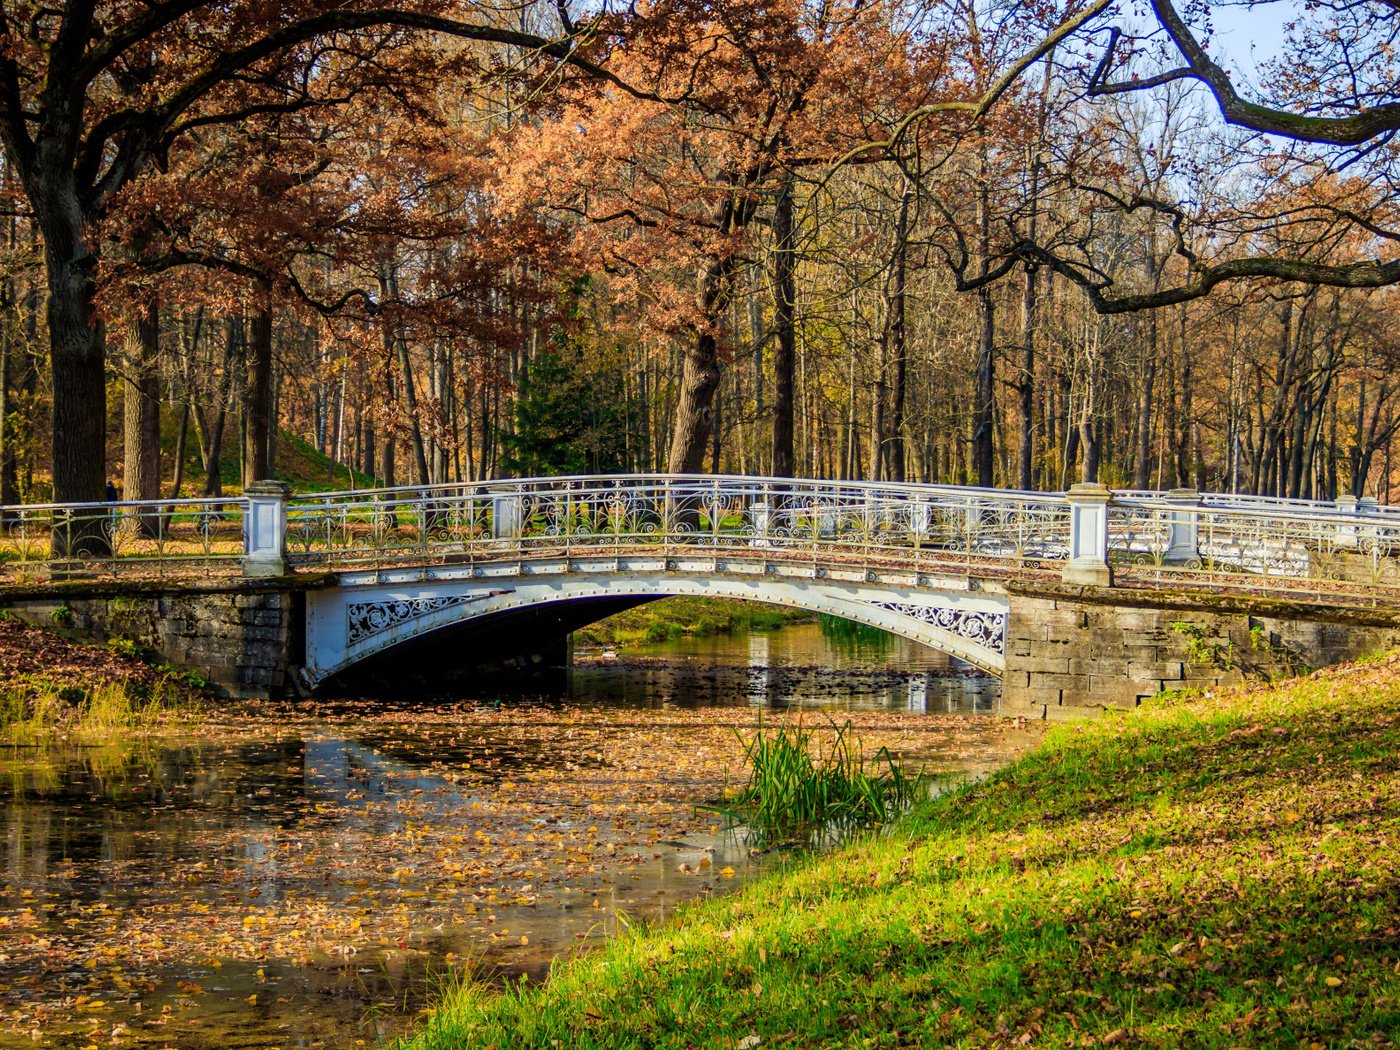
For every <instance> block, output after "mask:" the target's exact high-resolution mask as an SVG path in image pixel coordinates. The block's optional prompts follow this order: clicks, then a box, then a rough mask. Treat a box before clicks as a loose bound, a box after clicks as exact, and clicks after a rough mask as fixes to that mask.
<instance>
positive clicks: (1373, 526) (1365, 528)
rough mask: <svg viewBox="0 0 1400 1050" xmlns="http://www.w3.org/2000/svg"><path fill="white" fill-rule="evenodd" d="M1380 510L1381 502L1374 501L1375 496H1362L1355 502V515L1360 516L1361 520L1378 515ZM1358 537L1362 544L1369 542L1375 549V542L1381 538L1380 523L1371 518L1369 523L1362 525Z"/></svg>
mask: <svg viewBox="0 0 1400 1050" xmlns="http://www.w3.org/2000/svg"><path fill="white" fill-rule="evenodd" d="M1380 509H1381V501H1380V500H1378V499H1376V497H1375V496H1362V497H1361V498H1360V499H1359V500H1357V501H1356V513H1358V514H1360V515H1361V516H1362V517H1363V518H1366V517H1370V516H1372V515H1377V514H1379V513H1380ZM1359 535H1360V538H1361V540H1362V541H1363V542H1365V541H1369V542H1370V545H1371V546H1372V547H1373V548H1374V547H1376V545H1377V541H1378V540H1379V539H1380V536H1381V528H1380V522H1379V521H1377V520H1376V518H1374V517H1371V520H1370V521H1368V522H1365V523H1363V524H1362V526H1361V530H1360V533H1359Z"/></svg>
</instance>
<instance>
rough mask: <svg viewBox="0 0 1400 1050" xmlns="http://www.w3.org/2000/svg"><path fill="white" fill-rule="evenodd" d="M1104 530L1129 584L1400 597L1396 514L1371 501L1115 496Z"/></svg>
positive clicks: (1194, 495) (1112, 557)
mask: <svg viewBox="0 0 1400 1050" xmlns="http://www.w3.org/2000/svg"><path fill="white" fill-rule="evenodd" d="M1368 503H1369V505H1368ZM1108 533H1109V535H1108V549H1109V552H1110V561H1112V562H1114V563H1116V566H1117V567H1118V571H1119V575H1120V577H1121V578H1122V580H1123V582H1132V581H1137V582H1141V581H1150V582H1157V583H1160V584H1162V585H1168V586H1186V587H1200V586H1211V587H1223V588H1245V589H1252V590H1261V589H1263V590H1280V589H1283V590H1286V589H1293V590H1298V589H1301V590H1307V591H1312V592H1315V593H1317V594H1318V595H1319V596H1325V595H1327V594H1329V593H1330V594H1345V593H1349V592H1350V593H1355V592H1356V591H1357V590H1358V589H1363V590H1369V591H1372V592H1375V591H1389V592H1392V595H1391V596H1392V597H1400V571H1398V570H1400V564H1398V563H1397V555H1400V515H1397V514H1395V513H1393V512H1391V510H1390V508H1384V509H1382V508H1379V507H1377V506H1375V504H1374V502H1373V501H1368V502H1360V501H1357V500H1355V499H1354V498H1349V497H1348V498H1343V499H1341V500H1338V501H1337V503H1336V504H1322V503H1305V502H1303V501H1296V500H1269V501H1253V500H1245V499H1221V498H1220V497H1217V496H1214V495H1210V494H1204V495H1198V494H1197V493H1195V492H1194V491H1191V490H1176V491H1175V492H1171V493H1165V494H1163V493H1152V494H1141V493H1118V492H1115V493H1114V494H1113V499H1112V501H1111V504H1110V510H1109V515H1108ZM1373 596H1374V594H1373Z"/></svg>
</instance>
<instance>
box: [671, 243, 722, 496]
mask: <svg viewBox="0 0 1400 1050" xmlns="http://www.w3.org/2000/svg"><path fill="white" fill-rule="evenodd" d="M731 269H732V263H731V262H730V261H729V260H728V259H725V258H711V259H710V260H709V262H708V263H706V265H705V266H704V267H703V268H702V269H701V271H700V274H699V277H698V278H697V281H696V299H697V302H698V305H699V306H700V310H701V316H702V317H704V318H705V319H706V320H707V321H708V322H710V323H711V324H713V323H715V322H716V321H717V320H718V319H719V318H720V317H722V316H723V312H724V311H723V305H724V303H723V300H724V295H725V292H724V289H725V286H726V285H727V283H728V281H729V277H730V270H731ZM718 389H719V341H718V340H717V339H716V338H715V334H714V332H713V331H712V330H711V329H710V328H705V329H702V330H700V331H697V332H696V333H695V339H694V341H693V342H692V343H691V344H690V345H688V346H686V347H685V348H684V349H683V351H682V355H681V383H680V391H679V394H678V396H677V401H676V426H675V430H674V431H673V432H672V434H671V454H670V457H669V459H668V460H667V465H666V469H667V471H668V472H669V473H672V474H699V473H700V472H701V471H702V470H703V469H704V467H705V446H706V444H707V443H708V441H709V438H710V429H711V427H713V426H714V415H715V410H714V399H715V391H716V390H718Z"/></svg>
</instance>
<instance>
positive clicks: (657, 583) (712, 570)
mask: <svg viewBox="0 0 1400 1050" xmlns="http://www.w3.org/2000/svg"><path fill="white" fill-rule="evenodd" d="M534 568H535V571H530V570H528V569H525V568H524V567H522V566H519V565H517V566H513V567H510V568H508V569H506V568H503V569H502V571H500V572H497V573H493V574H491V575H482V574H479V573H467V572H464V573H462V574H461V575H458V576H453V575H452V571H451V570H439V571H438V572H437V573H436V574H435V576H434V577H433V578H431V579H425V578H424V574H423V573H421V572H415V573H411V574H410V573H404V574H402V576H401V578H395V576H394V574H393V573H374V574H369V573H366V574H358V575H349V574H347V575H346V576H343V577H341V579H340V585H339V586H336V587H330V588H326V589H324V590H321V591H317V592H312V593H311V594H309V595H308V596H307V637H306V663H305V668H304V671H303V674H302V678H303V682H304V684H306V685H307V686H310V687H312V688H317V689H326V690H333V691H337V692H339V691H348V692H360V691H362V690H364V691H371V690H373V691H379V692H382V690H383V686H384V684H385V683H386V681H387V683H389V684H395V685H399V686H402V687H404V688H409V687H411V686H412V682H413V677H412V676H416V675H418V674H419V673H420V672H421V674H422V675H423V676H425V677H426V675H428V674H429V673H431V674H432V675H433V676H434V677H437V676H439V675H441V674H443V673H444V672H449V671H450V670H451V669H452V668H453V667H460V668H462V669H463V671H464V672H466V673H467V674H476V673H479V671H480V670H481V669H482V668H486V669H490V668H492V667H493V666H494V667H495V668H496V669H499V670H515V671H520V670H528V669H530V668H544V667H547V666H549V665H550V664H555V665H561V664H562V663H563V662H564V660H565V650H564V648H563V646H564V644H565V640H566V639H567V636H568V635H569V634H570V633H571V632H572V631H575V630H577V629H578V628H579V627H582V626H584V625H586V624H588V623H592V622H595V621H597V620H600V619H603V618H605V617H607V616H610V615H612V614H613V613H615V612H619V611H622V610H624V609H628V608H632V607H634V606H636V605H640V604H643V603H645V602H648V601H653V600H655V599H657V598H662V597H668V596H672V595H691V596H695V597H712V598H737V599H742V600H748V601H758V602H765V603H768V604H775V605H785V606H789V607H793V608H800V609H804V610H807V611H810V612H814V613H826V614H828V615H832V616H838V617H841V618H844V619H849V620H853V621H855V622H857V623H864V624H867V625H869V626H872V627H878V628H880V629H882V630H886V631H889V632H890V633H892V634H897V635H902V636H903V637H906V638H909V639H911V640H913V641H916V642H920V643H922V644H924V645H928V646H931V647H932V648H935V649H939V650H941V651H943V652H945V653H947V654H948V655H950V656H954V657H957V658H958V659H961V660H964V661H967V662H968V663H971V664H973V665H974V666H977V667H980V668H982V669H983V670H986V671H989V672H992V673H994V674H1000V673H1002V671H1003V670H1004V669H1005V659H1004V656H1003V650H1004V644H1005V641H1004V632H1005V625H1006V618H1007V610H1008V603H1007V599H1006V598H1005V597H1003V596H1001V595H992V594H980V593H971V592H969V591H968V590H967V589H966V588H965V587H964V588H963V589H962V590H954V589H952V588H949V589H947V590H941V589H933V588H931V587H929V586H927V585H925V586H914V587H911V586H907V585H904V586H901V585H900V584H899V583H898V582H896V581H891V580H884V579H878V578H867V577H869V576H872V575H873V574H866V573H862V574H861V578H860V579H856V580H841V579H831V578H829V577H819V576H816V575H814V574H812V573H810V572H808V573H807V574H806V576H805V577H799V576H795V575H793V576H787V577H779V578H775V577H774V576H773V575H771V570H769V571H763V569H762V567H760V571H759V572H757V573H752V572H742V571H739V572H733V571H716V567H715V566H714V565H713V564H711V565H709V566H707V567H706V568H708V570H709V571H707V572H704V573H699V572H678V571H675V569H667V568H665V567H657V568H653V569H651V570H649V571H648V570H646V569H645V568H644V567H641V566H634V567H632V568H630V569H624V570H623V571H619V569H618V567H617V566H615V565H612V566H608V567H607V568H606V569H602V568H600V569H598V570H597V571H591V572H590V571H578V566H570V567H569V571H567V572H564V571H559V572H555V571H548V567H546V571H539V569H540V567H538V566H537V567H534ZM925 584H926V581H925Z"/></svg>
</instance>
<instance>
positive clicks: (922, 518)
mask: <svg viewBox="0 0 1400 1050" xmlns="http://www.w3.org/2000/svg"><path fill="white" fill-rule="evenodd" d="M932 524H933V508H931V507H930V506H929V505H928V504H927V503H925V502H924V501H923V500H921V499H919V500H915V501H914V502H913V503H912V504H910V506H909V531H910V532H912V533H913V534H914V538H915V539H916V540H917V541H919V542H922V541H924V540H926V539H928V534H929V529H930V527H931V526H932Z"/></svg>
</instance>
